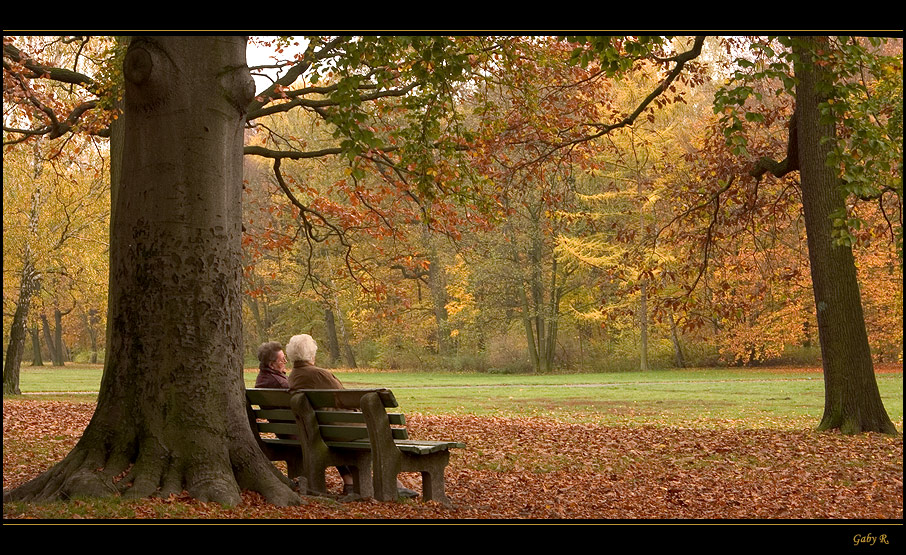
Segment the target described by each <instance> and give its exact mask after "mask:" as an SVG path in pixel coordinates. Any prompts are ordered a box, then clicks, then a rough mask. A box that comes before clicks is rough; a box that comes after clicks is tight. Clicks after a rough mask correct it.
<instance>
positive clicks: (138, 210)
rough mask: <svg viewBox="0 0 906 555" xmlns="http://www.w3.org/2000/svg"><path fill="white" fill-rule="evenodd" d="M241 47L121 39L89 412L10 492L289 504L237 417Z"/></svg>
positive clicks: (248, 89) (245, 94) (247, 89)
mask: <svg viewBox="0 0 906 555" xmlns="http://www.w3.org/2000/svg"><path fill="white" fill-rule="evenodd" d="M245 48H246V41H245V39H244V38H242V37H208V36H188V37H150V38H133V39H132V41H131V43H130V45H129V50H128V54H127V56H126V59H125V64H124V73H125V76H126V121H127V125H126V129H125V145H124V150H123V160H122V164H123V168H122V181H121V182H120V183H117V184H114V186H115V187H116V186H118V190H117V191H116V195H115V197H114V198H115V201H116V204H115V206H114V214H115V216H114V217H113V222H112V227H111V240H110V243H111V245H110V248H111V264H110V289H109V315H108V329H107V334H108V338H107V356H106V359H105V367H104V375H103V378H102V382H101V389H100V394H99V397H98V406H97V410H96V412H95V414H94V417H93V418H92V420H91V422H90V423H89V425H88V428H87V429H86V430H85V433H84V434H83V436H82V438H81V440H80V441H79V443H78V444H77V445H76V447H75V448H74V449H73V451H72V452H71V453H70V454H69V455H68V456H67V457H66V458H65V459H64V460H63V461H62V462H60V463H59V464H58V465H56V466H55V467H54V468H52V469H51V470H49V471H48V472H46V473H45V474H43V475H42V476H40V477H38V478H36V479H35V480H33V481H32V482H29V483H28V484H26V485H24V486H22V487H20V488H17V489H16V490H13V491H12V492H10V494H9V498H14V499H55V498H68V497H70V496H71V495H74V494H83V495H89V496H106V495H112V494H116V493H118V492H119V493H123V495H126V496H129V497H145V496H150V495H168V494H170V493H175V492H179V491H182V490H184V489H185V490H187V491H188V493H189V495H191V496H193V497H195V498H197V499H199V500H202V501H216V502H220V503H225V504H236V503H238V502H239V501H240V490H242V489H250V490H255V491H258V492H260V493H262V494H263V495H264V496H265V497H266V498H267V499H268V500H269V501H270V502H272V503H275V504H280V505H284V504H291V503H298V502H299V501H300V498H299V497H298V496H297V495H296V494H294V493H293V491H292V490H291V488H290V487H289V482H288V480H287V479H286V478H285V477H284V476H283V475H282V474H281V473H280V472H279V471H278V470H277V469H276V468H275V467H274V466H273V465H272V464H271V463H270V462H269V461H268V460H267V459H266V458H265V456H264V454H263V453H262V452H261V451H260V449H259V448H258V446H257V444H256V442H255V439H254V436H253V435H252V431H251V429H250V427H249V423H248V419H247V416H246V412H245V399H244V393H243V390H244V383H243V377H242V329H241V312H242V306H241V294H240V279H241V271H240V268H241V264H240V232H241V190H242V185H241V184H242V144H243V116H244V110H243V109H242V107H243V106H245V105H246V104H247V103H248V102H249V101H250V100H251V97H252V95H253V93H254V88H253V83H252V81H251V79H250V76H249V73H248V69H247V66H246V62H245ZM123 475H125V477H122V478H120V477H121V476H123ZM4 497H5V498H7V495H6V494H5V495H4Z"/></svg>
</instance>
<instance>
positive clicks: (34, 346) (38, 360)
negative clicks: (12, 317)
mask: <svg viewBox="0 0 906 555" xmlns="http://www.w3.org/2000/svg"><path fill="white" fill-rule="evenodd" d="M31 357H32V358H31V365H32V366H44V357H43V356H42V354H41V336H40V335H39V334H38V323H37V322H33V323H32V325H31Z"/></svg>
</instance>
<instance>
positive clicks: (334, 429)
mask: <svg viewBox="0 0 906 555" xmlns="http://www.w3.org/2000/svg"><path fill="white" fill-rule="evenodd" d="M300 391H303V392H304V393H305V396H306V397H307V398H308V402H309V404H310V405H311V407H312V409H314V413H315V416H316V418H317V422H318V428H319V432H320V434H321V437H322V438H323V439H324V441H328V442H330V441H334V442H337V441H356V440H367V439H368V429H367V427H366V426H365V419H364V415H363V414H362V413H361V412H360V411H358V410H350V409H349V408H348V407H358V406H359V403H360V400H361V398H362V396H363V395H365V394H366V393H377V394H378V397H379V398H380V399H381V401H382V403H383V405H384V406H385V407H396V406H399V405H398V403H397V402H396V397H394V395H393V392H392V391H390V390H389V389H305V390H300ZM292 393H295V391H293V392H292ZM245 396H246V400H247V401H248V405H249V411H250V414H249V418H250V420H251V421H252V422H254V423H255V424H256V425H257V427H258V432H259V434H260V433H274V434H281V435H293V434H297V433H298V427H297V424H296V421H295V417H294V415H293V412H292V409H291V408H290V404H289V402H290V397H291V393H290V391H289V390H286V389H263V388H252V389H246V390H245ZM387 417H388V420H389V423H390V424H391V426H393V427H392V428H391V430H392V434H393V438H394V439H408V437H409V435H408V432H407V431H406V429H405V428H404V427H401V426H405V424H406V417H405V415H403V414H401V413H388V414H387ZM261 420H266V422H261Z"/></svg>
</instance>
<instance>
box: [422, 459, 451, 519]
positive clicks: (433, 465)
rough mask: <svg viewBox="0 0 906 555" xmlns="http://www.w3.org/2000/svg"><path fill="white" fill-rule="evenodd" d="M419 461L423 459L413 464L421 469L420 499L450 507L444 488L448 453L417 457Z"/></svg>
mask: <svg viewBox="0 0 906 555" xmlns="http://www.w3.org/2000/svg"><path fill="white" fill-rule="evenodd" d="M419 459H424V460H419V461H416V462H415V465H416V466H417V467H418V468H419V469H421V474H422V497H423V498H424V499H425V500H426V501H437V502H438V503H442V504H443V505H446V506H450V505H452V502H451V501H450V499H449V498H448V497H447V494H446V491H445V488H444V469H445V468H446V466H447V463H448V462H449V460H450V453H449V452H448V451H443V452H440V453H433V454H431V455H427V456H424V457H419Z"/></svg>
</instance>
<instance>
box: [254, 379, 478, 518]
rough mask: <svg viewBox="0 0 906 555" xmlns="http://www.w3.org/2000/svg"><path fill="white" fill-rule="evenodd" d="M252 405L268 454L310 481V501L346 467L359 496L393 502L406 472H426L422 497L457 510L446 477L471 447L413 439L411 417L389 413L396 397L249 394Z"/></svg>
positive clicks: (359, 392)
mask: <svg viewBox="0 0 906 555" xmlns="http://www.w3.org/2000/svg"><path fill="white" fill-rule="evenodd" d="M246 399H247V401H248V412H249V421H250V423H251V424H252V430H253V431H256V432H257V434H256V435H257V437H258V443H259V445H260V446H261V449H262V451H264V453H265V454H266V455H267V456H268V458H269V459H270V460H272V461H281V460H282V461H286V463H287V474H288V475H289V477H290V478H295V477H297V476H300V477H302V478H305V480H306V489H307V492H308V493H311V494H316V495H324V494H326V492H327V486H326V480H325V472H326V471H327V469H328V468H329V467H333V466H346V467H348V468H349V469H350V471H352V475H353V489H354V491H355V493H356V494H358V495H360V496H362V497H374V498H375V499H378V500H380V501H390V500H395V499H396V498H397V495H398V492H397V486H396V480H397V475H398V474H399V473H400V472H420V473H421V475H422V497H423V498H424V499H426V500H430V501H438V502H441V503H443V504H445V505H450V500H449V499H448V498H447V496H446V493H445V491H444V469H445V468H446V466H447V463H448V462H449V459H450V449H453V448H462V447H465V445H464V444H463V443H460V442H456V441H421V440H412V439H409V435H408V431H407V430H406V428H405V424H406V419H405V415H403V414H401V413H390V414H388V413H387V411H386V409H387V408H393V407H397V406H399V405H398V403H397V401H396V397H394V395H393V392H392V391H390V390H389V389H306V390H298V391H293V392H290V391H288V390H285V389H247V390H246ZM256 407H257V408H256ZM262 420H266V422H264V421H262ZM270 433H272V434H276V435H277V437H267V436H266V435H265V436H263V435H262V434H270Z"/></svg>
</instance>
